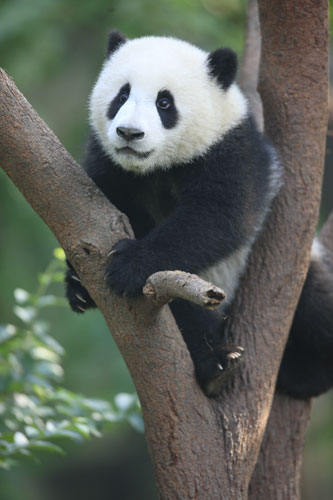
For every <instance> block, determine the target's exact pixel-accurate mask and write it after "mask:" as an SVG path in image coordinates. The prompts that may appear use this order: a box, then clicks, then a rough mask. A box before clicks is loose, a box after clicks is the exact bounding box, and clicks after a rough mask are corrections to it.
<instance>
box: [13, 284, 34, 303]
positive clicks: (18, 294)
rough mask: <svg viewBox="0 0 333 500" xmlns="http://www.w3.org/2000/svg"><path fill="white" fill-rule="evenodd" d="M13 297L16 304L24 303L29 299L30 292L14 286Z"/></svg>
mask: <svg viewBox="0 0 333 500" xmlns="http://www.w3.org/2000/svg"><path fill="white" fill-rule="evenodd" d="M14 297H15V300H16V302H17V303H18V304H24V303H25V302H28V300H29V299H30V293H28V292H27V291H26V290H23V288H15V290H14Z"/></svg>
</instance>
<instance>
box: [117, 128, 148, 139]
mask: <svg viewBox="0 0 333 500" xmlns="http://www.w3.org/2000/svg"><path fill="white" fill-rule="evenodd" d="M116 132H117V135H119V137H121V138H122V139H124V140H125V141H127V142H130V141H134V140H136V141H137V140H139V139H142V138H143V137H144V135H145V133H144V132H142V130H139V129H137V128H128V127H117V129H116Z"/></svg>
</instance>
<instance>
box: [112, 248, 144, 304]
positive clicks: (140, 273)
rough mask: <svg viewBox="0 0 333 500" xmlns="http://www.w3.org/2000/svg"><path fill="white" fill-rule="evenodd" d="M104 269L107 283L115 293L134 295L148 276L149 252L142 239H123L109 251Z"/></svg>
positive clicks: (140, 289)
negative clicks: (109, 258)
mask: <svg viewBox="0 0 333 500" xmlns="http://www.w3.org/2000/svg"><path fill="white" fill-rule="evenodd" d="M110 257H111V260H110V263H109V265H108V267H107V270H106V279H107V284H108V286H109V287H110V288H111V290H112V291H113V292H115V293H116V294H117V295H126V296H129V297H135V296H138V295H141V294H142V288H143V286H144V284H145V282H146V280H147V278H148V276H150V274H152V273H151V271H150V269H149V268H150V262H151V252H150V250H149V249H148V248H147V246H146V245H145V243H144V242H143V241H140V240H129V239H124V240H121V241H119V242H118V243H116V245H115V246H114V247H113V248H112V251H111V252H110Z"/></svg>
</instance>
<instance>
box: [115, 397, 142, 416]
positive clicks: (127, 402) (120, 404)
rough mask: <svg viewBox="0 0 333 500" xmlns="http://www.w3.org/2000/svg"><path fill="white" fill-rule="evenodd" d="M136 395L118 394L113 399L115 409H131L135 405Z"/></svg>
mask: <svg viewBox="0 0 333 500" xmlns="http://www.w3.org/2000/svg"><path fill="white" fill-rule="evenodd" d="M136 400H137V397H136V394H128V393H126V392H120V393H119V394H117V395H116V396H115V398H114V402H115V404H116V406H117V408H118V409H119V410H121V411H124V412H126V411H128V410H129V409H130V408H131V407H133V406H134V405H136Z"/></svg>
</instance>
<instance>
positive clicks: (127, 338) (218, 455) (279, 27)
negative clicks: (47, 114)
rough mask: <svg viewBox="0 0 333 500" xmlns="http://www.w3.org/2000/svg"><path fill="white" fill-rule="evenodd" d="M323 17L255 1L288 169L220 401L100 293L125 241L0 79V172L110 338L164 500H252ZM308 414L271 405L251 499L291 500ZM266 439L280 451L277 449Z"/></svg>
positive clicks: (309, 136) (245, 291)
mask: <svg viewBox="0 0 333 500" xmlns="http://www.w3.org/2000/svg"><path fill="white" fill-rule="evenodd" d="M327 11H328V8H327V3H326V2H324V1H321V0H319V1H318V0H311V1H310V0H303V1H302V2H301V1H298V0H285V1H284V2H279V1H277V0H261V2H260V16H261V23H262V46H263V57H262V65H261V77H260V92H261V95H262V97H263V103H264V109H265V123H266V130H267V131H268V133H269V135H270V137H271V138H272V139H273V141H274V143H276V145H277V146H278V149H279V151H280V154H281V157H282V159H283V161H284V164H285V166H286V183H285V186H284V188H283V189H282V192H281V194H280V195H279V197H278V199H277V200H276V202H275V203H274V207H273V210H272V213H271V216H270V220H269V223H268V225H267V229H266V230H265V232H264V233H263V234H262V235H261V237H260V241H258V242H257V244H256V246H255V249H254V252H253V254H252V256H251V259H250V264H249V268H248V271H247V273H246V276H245V278H244V280H243V282H242V286H241V289H240V290H239V293H238V295H237V298H236V303H235V308H234V314H233V320H232V325H231V330H232V332H233V336H234V340H235V343H238V344H240V345H242V346H244V347H245V349H246V355H245V357H244V361H243V363H242V366H241V367H240V369H239V371H238V372H237V373H236V374H235V377H234V379H233V380H232V381H231V382H230V384H229V385H228V386H227V387H226V389H225V391H224V392H223V394H222V395H221V396H220V397H219V398H218V399H217V400H209V399H207V398H206V397H205V396H204V395H203V394H202V392H201V391H200V389H199V388H198V386H197V384H196V382H195V379H194V375H193V366H192V362H191V360H190V357H189V355H188V352H187V350H186V348H185V345H184V342H183V340H182V337H181V335H180V333H179V331H178V329H177V326H176V324H175V321H174V319H173V317H172V315H171V313H170V311H169V309H168V308H167V307H166V306H163V307H158V306H154V305H152V303H151V302H150V301H148V300H147V299H144V298H142V299H137V300H132V301H126V300H124V299H119V298H117V297H115V296H113V295H112V294H110V292H109V291H108V290H107V288H106V286H105V282H104V269H105V265H106V261H107V254H108V252H109V250H110V248H111V247H112V245H113V244H114V243H115V242H116V241H117V240H119V239H120V238H123V237H126V236H128V235H131V234H132V232H131V229H130V227H129V224H128V221H127V219H126V217H124V216H123V215H121V214H120V213H119V212H118V211H117V210H116V209H115V208H114V207H112V205H111V204H110V203H109V201H108V200H106V199H105V197H104V196H103V195H102V194H101V193H100V192H99V191H98V190H97V188H96V187H95V186H94V184H93V183H92V181H91V180H90V179H89V178H88V177H87V176H86V174H85V173H84V172H83V170H82V169H81V168H80V167H79V166H78V165H77V164H76V163H75V162H74V160H73V159H72V158H71V157H70V156H69V155H68V153H67V152H66V151H65V150H64V148H63V147H62V146H61V144H60V143H59V141H58V140H57V139H56V137H55V136H54V135H53V134H52V132H51V131H50V130H49V129H48V128H47V127H46V125H45V124H44V123H43V122H42V121H41V120H40V118H39V117H38V116H37V114H36V113H35V112H34V111H33V110H32V108H31V107H30V105H29V104H28V103H27V102H26V101H25V100H24V98H23V97H22V96H21V95H20V93H19V92H18V90H17V89H16V87H15V85H14V84H13V82H11V81H10V80H9V79H8V77H7V76H6V75H5V73H4V72H1V74H0V92H1V100H0V117H1V121H0V162H1V166H2V167H3V169H4V170H5V171H6V172H7V174H8V175H9V176H10V177H11V179H12V180H13V182H14V183H15V184H16V185H17V187H18V188H19V189H20V190H21V192H22V193H23V195H24V196H25V197H26V199H27V200H28V201H29V203H30V204H31V205H32V206H33V208H34V209H35V210H36V212H37V213H38V214H39V215H40V216H41V217H42V218H43V219H44V220H45V222H46V223H47V224H48V225H49V227H50V228H51V230H52V231H53V232H54V234H55V235H56V237H57V239H58V241H59V242H60V244H61V245H62V246H63V248H64V249H65V251H66V253H67V255H68V257H69V259H70V260H71V262H72V263H73V265H74V266H75V268H76V270H77V272H78V273H79V275H80V277H81V279H82V282H83V284H84V286H85V287H86V288H87V289H88V291H89V293H90V295H91V296H92V297H93V298H94V300H95V301H96V303H97V305H98V307H99V309H100V311H101V312H102V314H103V315H104V317H105V319H106V321H107V323H108V325H109V327H110V330H111V332H112V334H113V337H114V339H115V341H116V342H117V344H118V347H119V350H120V352H121V354H122V355H123V357H124V359H125V361H126V363H127V366H128V368H129V370H130V372H131V375H132V377H133V380H134V383H135V385H136V388H137V391H138V394H139V397H140V401H141V404H142V409H143V417H144V420H145V426H146V438H147V443H148V447H149V449H150V453H151V456H152V461H153V465H154V469H155V475H156V481H157V485H158V490H159V495H160V497H161V498H162V499H170V500H175V499H182V500H184V499H187V498H191V499H200V500H202V499H214V500H215V499H225V500H229V499H236V500H242V499H246V498H247V497H248V487H249V483H250V479H251V476H252V473H253V470H254V467H255V464H256V461H257V457H258V453H259V449H260V446H261V443H262V438H263V435H264V432H265V428H266V424H267V419H268V417H269V413H270V409H271V403H272V398H273V394H274V386H275V380H276V375H277V372H278V367H279V363H280V360H281V356H282V352H283V348H284V344H285V341H286V338H287V335H288V331H289V328H290V324H291V321H292V317H293V313H294V310H295V307H296V303H297V300H298V296H299V293H300V290H301V287H302V283H303V280H304V277H305V273H306V269H307V265H308V258H309V249H310V246H311V241H312V238H313V233H314V228H315V224H316V220H317V215H318V206H319V196H320V185H321V175H322V165H323V156H324V142H325V141H324V138H325V130H326V117H327V60H328V54H327V52H328V21H327V19H328V12H327ZM331 222H332V217H331ZM331 225H332V224H331ZM331 234H332V233H331ZM95 363H96V360H91V364H92V366H93V365H94V364H95ZM92 369H93V368H92ZM308 407H309V403H300V402H295V401H291V400H288V399H287V398H276V399H275V402H274V406H273V411H272V414H271V418H270V420H269V424H268V427H267V433H266V437H265V439H264V441H263V444H262V448H261V452H260V460H259V465H258V466H257V468H256V472H255V475H254V478H253V482H252V483H251V489H250V493H251V498H253V499H254V498H256V499H260V498H265V499H266V498H267V499H269V498H285V499H289V498H292V497H293V498H295V497H297V494H298V493H297V484H298V465H297V464H298V463H299V457H300V450H301V444H300V443H301V440H302V434H303V432H304V428H305V423H306V419H307V412H308ZM295 415H296V416H299V420H298V419H297V422H298V423H297V425H296V427H297V429H296V434H295V427H294V422H293V421H294V420H295ZM279 417H280V419H283V422H284V424H283V426H281V427H278V426H277V419H278V418H279ZM297 418H298V417H297ZM294 435H295V436H296V439H294V440H293V441H292V442H291V443H290V437H291V436H294ZM272 436H273V438H275V442H277V441H278V442H279V443H281V444H283V446H280V447H279V448H278V449H277V448H276V447H273V446H272ZM276 436H278V439H276ZM289 457H290V458H291V459H292V461H293V462H295V463H296V467H294V468H293V469H290V470H289V471H288V474H287V471H286V470H285V469H284V468H283V467H282V468H281V463H286V464H287V463H290V461H289ZM282 482H283V484H285V483H287V485H286V488H285V489H281V488H282V487H281V486H280V485H281V484H282ZM270 485H274V486H273V488H271V487H270ZM276 488H280V489H279V494H275V496H274V493H272V490H275V493H276ZM290 492H292V493H290Z"/></svg>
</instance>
